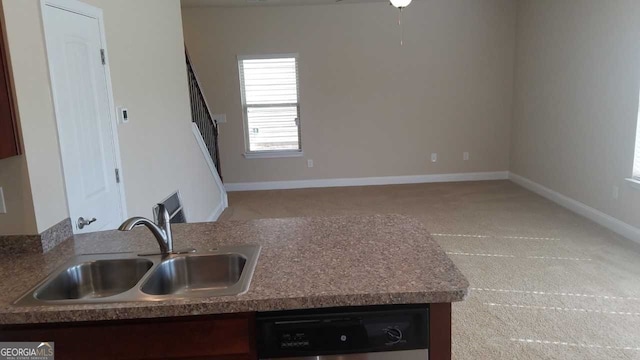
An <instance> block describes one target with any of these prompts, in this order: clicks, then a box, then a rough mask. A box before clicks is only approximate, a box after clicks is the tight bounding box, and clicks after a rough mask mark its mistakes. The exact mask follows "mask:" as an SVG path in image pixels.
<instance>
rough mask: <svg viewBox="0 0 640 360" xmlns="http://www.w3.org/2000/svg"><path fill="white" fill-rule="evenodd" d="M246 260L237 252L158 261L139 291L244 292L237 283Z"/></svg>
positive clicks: (186, 292)
mask: <svg viewBox="0 0 640 360" xmlns="http://www.w3.org/2000/svg"><path fill="white" fill-rule="evenodd" d="M246 264H247V258H245V257H244V256H242V255H239V254H223V255H191V256H180V257H177V258H174V259H169V260H167V261H164V262H163V263H162V264H160V265H159V266H158V268H157V269H156V270H155V271H154V272H153V274H151V276H149V278H148V279H147V281H146V282H145V283H144V285H142V292H144V293H146V294H151V295H169V294H181V295H186V294H194V293H198V292H203V291H218V292H220V293H225V294H227V293H239V292H244V291H246V290H247V289H239V287H238V286H239V285H241V284H240V279H241V278H242V272H243V270H244V268H245V265H246ZM239 290H240V291H239Z"/></svg>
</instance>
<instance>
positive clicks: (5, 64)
mask: <svg viewBox="0 0 640 360" xmlns="http://www.w3.org/2000/svg"><path fill="white" fill-rule="evenodd" d="M0 30H1V33H0V35H1V36H0V159H4V158H8V157H11V156H16V155H20V154H21V152H22V148H21V146H20V141H19V136H18V122H17V118H16V111H15V102H14V99H13V96H14V93H13V84H12V83H11V81H12V79H11V72H10V69H9V58H8V49H7V42H6V37H5V24H4V13H3V12H2V11H0Z"/></svg>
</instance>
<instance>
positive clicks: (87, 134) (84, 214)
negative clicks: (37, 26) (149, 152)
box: [43, 4, 123, 233]
mask: <svg viewBox="0 0 640 360" xmlns="http://www.w3.org/2000/svg"><path fill="white" fill-rule="evenodd" d="M43 18H44V25H45V35H46V39H47V52H48V57H49V68H50V72H51V82H52V89H53V98H54V104H55V109H56V120H57V123H58V136H59V141H60V151H61V154H62V165H63V170H64V177H65V186H66V190H67V201H68V205H69V213H70V216H71V221H72V222H73V225H74V232H75V233H85V232H94V231H100V230H109V229H115V228H117V227H118V225H120V223H121V222H122V220H123V218H122V217H123V211H122V208H121V207H122V202H121V194H120V191H121V189H120V186H121V184H119V180H117V179H116V171H117V170H116V168H117V166H116V151H115V141H114V128H113V125H112V122H111V121H112V120H111V119H112V114H111V106H110V101H109V94H108V85H107V72H106V68H105V66H104V64H103V57H102V55H101V49H103V48H104V46H103V44H102V36H101V23H100V21H99V20H98V19H97V18H95V17H90V16H85V15H81V14H78V13H75V12H71V11H67V10H63V9H60V8H57V7H54V6H51V5H48V4H47V5H45V6H44V9H43ZM80 218H83V219H84V221H85V222H90V224H86V225H83V224H81V223H82V221H81V219H80ZM93 219H95V221H94V220H93Z"/></svg>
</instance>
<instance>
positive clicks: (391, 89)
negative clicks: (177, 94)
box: [183, 0, 516, 183]
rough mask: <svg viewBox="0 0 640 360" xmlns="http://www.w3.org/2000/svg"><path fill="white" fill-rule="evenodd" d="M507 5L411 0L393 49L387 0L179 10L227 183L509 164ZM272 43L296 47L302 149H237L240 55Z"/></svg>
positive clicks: (286, 49)
mask: <svg viewBox="0 0 640 360" xmlns="http://www.w3.org/2000/svg"><path fill="white" fill-rule="evenodd" d="M515 10H516V8H515V2H514V1H511V0H482V1H478V0H430V1H414V3H413V4H412V5H411V7H410V8H408V9H407V10H406V12H405V21H404V23H405V45H404V46H403V47H401V46H400V30H399V28H398V26H397V17H398V14H397V11H396V10H395V9H394V8H392V7H390V6H389V5H388V4H387V3H371V4H345V5H317V6H288V7H271V8H267V7H260V8H188V9H183V23H184V31H185V39H186V40H185V41H186V43H187V47H188V49H189V53H190V55H191V57H192V60H193V62H194V66H195V68H196V71H197V73H198V75H199V78H200V80H201V82H202V85H203V87H204V92H205V95H206V96H207V99H208V101H209V103H210V105H211V106H212V107H213V110H214V111H215V112H218V113H226V114H227V121H228V123H226V124H223V125H221V127H220V128H221V143H220V146H221V150H220V151H221V154H222V170H223V173H224V176H225V182H231V183H234V182H253V181H273V180H303V179H321V178H348V177H370V176H401V175H421V174H442V173H461V172H482V171H503V170H508V166H509V136H510V120H511V110H512V92H513V66H514V52H515V50H514V48H515V19H516V16H515ZM270 53H299V54H300V63H299V65H300V87H301V89H300V93H301V120H302V145H303V150H304V153H305V158H287V159H259V160H256V159H253V160H248V159H244V158H243V157H242V155H241V154H242V153H243V152H244V137H243V119H242V109H241V102H240V89H239V81H238V68H237V61H236V56H237V55H246V54H270ZM464 151H469V152H470V153H471V160H470V161H466V162H465V161H463V160H462V153H463V152H464ZM432 152H437V153H439V157H440V160H439V162H438V163H435V164H434V163H431V162H430V160H429V157H430V154H431V153H432ZM308 158H310V159H313V160H314V162H315V167H314V168H312V169H308V168H307V161H306V159H308Z"/></svg>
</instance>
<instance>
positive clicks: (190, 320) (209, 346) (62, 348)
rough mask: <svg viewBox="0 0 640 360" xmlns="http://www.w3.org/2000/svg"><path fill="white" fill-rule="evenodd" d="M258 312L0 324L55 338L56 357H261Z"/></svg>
mask: <svg viewBox="0 0 640 360" xmlns="http://www.w3.org/2000/svg"><path fill="white" fill-rule="evenodd" d="M254 334H255V314H251V313H247V314H230V315H215V316H193V317H179V318H163V319H144V320H131V321H100V322H91V323H71V324H49V325H47V324H38V325H20V326H5V327H0V341H34V342H35V341H53V342H55V355H56V359H69V360H74V359H82V360H86V359H93V360H100V359H105V360H106V359H110V360H115V359H131V360H132V359H148V360H152V359H181V360H185V359H200V360H204V359H210V360H255V359H257V355H256V347H255V343H256V341H255V339H254Z"/></svg>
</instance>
